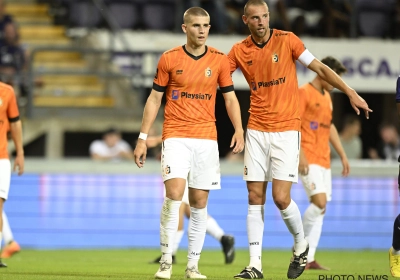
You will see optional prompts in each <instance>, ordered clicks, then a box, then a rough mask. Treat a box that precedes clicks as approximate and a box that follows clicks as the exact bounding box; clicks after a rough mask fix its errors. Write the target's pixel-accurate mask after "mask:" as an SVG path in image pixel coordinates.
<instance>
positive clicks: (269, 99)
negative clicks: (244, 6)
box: [228, 29, 306, 132]
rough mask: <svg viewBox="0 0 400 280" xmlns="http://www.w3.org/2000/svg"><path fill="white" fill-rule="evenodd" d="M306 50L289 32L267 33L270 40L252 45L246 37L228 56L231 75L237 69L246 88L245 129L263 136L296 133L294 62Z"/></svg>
mask: <svg viewBox="0 0 400 280" xmlns="http://www.w3.org/2000/svg"><path fill="white" fill-rule="evenodd" d="M305 50H306V48H305V47H304V44H303V43H302V42H301V40H300V39H299V38H298V37H297V36H296V35H294V34H293V33H292V32H286V31H281V30H276V29H271V37H270V38H269V40H268V41H267V42H266V43H264V44H262V45H258V44H256V43H255V42H254V41H253V39H252V37H251V36H249V37H247V38H246V39H244V40H243V41H241V42H239V43H236V44H235V45H234V46H233V47H232V49H231V51H230V52H229V54H228V57H229V60H230V64H231V73H232V72H234V71H235V70H236V69H237V68H240V70H241V71H242V73H243V75H244V77H245V78H246V81H247V83H248V84H249V87H250V93H251V95H250V109H249V113H250V117H249V122H248V124H247V127H248V128H250V129H255V130H259V131H264V132H280V131H288V130H297V131H300V126H301V123H300V112H299V97H298V92H297V91H298V82H297V74H296V64H295V61H296V60H297V59H298V58H299V56H300V55H301V54H302V53H303V52H304V51H305Z"/></svg>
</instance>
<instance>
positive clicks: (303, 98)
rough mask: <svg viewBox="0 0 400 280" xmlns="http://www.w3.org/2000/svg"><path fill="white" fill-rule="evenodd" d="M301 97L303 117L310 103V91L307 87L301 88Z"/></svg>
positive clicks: (301, 113) (301, 114)
mask: <svg viewBox="0 0 400 280" xmlns="http://www.w3.org/2000/svg"><path fill="white" fill-rule="evenodd" d="M299 99H300V103H299V104H300V107H299V109H300V117H303V115H304V112H305V111H306V108H307V104H308V92H307V90H306V89H305V88H302V87H301V88H299Z"/></svg>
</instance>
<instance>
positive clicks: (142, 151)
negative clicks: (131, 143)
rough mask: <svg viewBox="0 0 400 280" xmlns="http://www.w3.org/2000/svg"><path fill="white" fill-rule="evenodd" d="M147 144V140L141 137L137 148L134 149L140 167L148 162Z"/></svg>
mask: <svg viewBox="0 0 400 280" xmlns="http://www.w3.org/2000/svg"><path fill="white" fill-rule="evenodd" d="M146 155H147V146H146V140H142V139H139V140H138V141H137V144H136V148H135V150H134V151H133V158H134V159H135V163H136V165H137V166H138V167H139V168H142V167H143V166H144V164H145V162H146Z"/></svg>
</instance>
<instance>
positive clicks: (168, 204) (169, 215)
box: [160, 197, 182, 263]
mask: <svg viewBox="0 0 400 280" xmlns="http://www.w3.org/2000/svg"><path fill="white" fill-rule="evenodd" d="M181 203H182V201H176V200H172V199H169V198H168V197H166V198H165V199H164V203H163V207H162V209H161V219H160V220H161V221H160V246H161V252H162V256H161V260H162V261H166V262H168V263H172V248H173V245H174V239H175V234H176V232H177V229H178V223H179V207H180V206H181Z"/></svg>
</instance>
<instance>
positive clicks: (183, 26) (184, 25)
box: [182, 24, 186, 34]
mask: <svg viewBox="0 0 400 280" xmlns="http://www.w3.org/2000/svg"><path fill="white" fill-rule="evenodd" d="M182 31H183V33H185V34H186V24H182Z"/></svg>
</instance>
